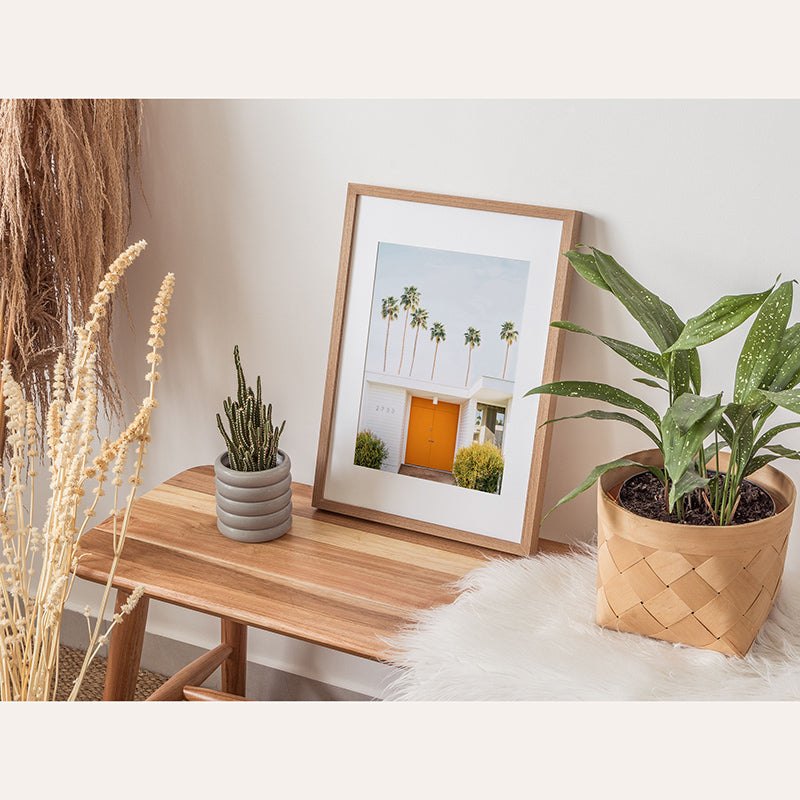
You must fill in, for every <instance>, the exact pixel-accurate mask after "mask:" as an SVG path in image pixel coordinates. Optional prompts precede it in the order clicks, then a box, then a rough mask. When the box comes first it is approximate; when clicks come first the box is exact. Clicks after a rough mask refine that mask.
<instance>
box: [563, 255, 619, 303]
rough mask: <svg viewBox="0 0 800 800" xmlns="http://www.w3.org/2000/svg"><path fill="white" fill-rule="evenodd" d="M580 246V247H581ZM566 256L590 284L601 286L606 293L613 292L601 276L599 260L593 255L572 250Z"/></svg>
mask: <svg viewBox="0 0 800 800" xmlns="http://www.w3.org/2000/svg"><path fill="white" fill-rule="evenodd" d="M578 246H579V247H580V246H581V245H578ZM564 255H566V257H567V259H568V260H569V263H570V264H572V266H573V267H574V268H575V271H576V272H577V273H578V275H580V276H581V277H582V278H583V279H584V280H587V281H589V283H593V284H594V285H595V286H599V287H600V288H601V289H604V290H605V291H606V292H610V291H611V289H609V287H608V284H607V283H606V282H605V281H604V280H603V277H602V276H601V275H600V271H599V270H598V268H597V260H596V259H595V257H594V256H593V255H590V254H588V253H579V252H578V251H577V250H570V251H569V252H568V253H565V254H564Z"/></svg>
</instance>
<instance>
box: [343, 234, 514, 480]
mask: <svg viewBox="0 0 800 800" xmlns="http://www.w3.org/2000/svg"><path fill="white" fill-rule="evenodd" d="M377 250H378V251H377V257H376V260H375V278H374V284H373V287H372V308H371V309H370V316H369V332H368V336H367V343H366V347H367V350H366V359H365V367H364V376H363V383H362V388H361V406H360V409H359V419H358V431H357V437H356V438H357V440H358V442H360V443H361V444H360V447H359V446H358V445H357V443H355V442H354V462H353V463H354V464H355V465H356V466H361V467H364V468H365V469H379V470H383V471H389V472H396V473H399V474H401V475H407V476H411V477H416V478H424V479H426V480H435V481H438V482H440V483H449V484H451V485H454V486H459V487H463V488H469V489H474V490H477V491H483V492H490V493H499V492H500V491H501V487H502V469H503V467H502V465H503V446H504V437H505V431H506V427H507V424H508V420H509V419H510V418H511V416H513V412H512V410H511V405H512V399H513V396H514V375H515V373H516V361H517V353H518V351H519V346H518V345H517V342H518V340H519V336H520V334H519V329H520V328H521V327H522V321H523V317H524V306H525V298H526V292H527V289H528V275H529V272H530V264H529V262H527V261H520V260H514V259H508V258H501V257H497V256H488V255H482V254H478V253H459V252H455V251H448V250H436V249H432V248H426V247H417V246H412V245H406V244H396V243H392V242H380V243H379V244H378V249H377ZM511 320H513V321H511ZM395 322H397V323H398V324H393V323H395ZM518 326H519V328H518ZM498 331H499V332H500V335H499V336H498V335H497V332H498ZM426 333H427V334H428V335H426ZM448 334H450V335H448ZM462 335H463V339H462V338H461V337H462ZM512 345H517V346H512ZM365 442H367V443H369V446H370V448H371V450H370V452H373V451H374V452H376V453H380V455H381V458H380V459H378V458H370V459H367V458H365V457H364V448H365V444H364V443H365ZM476 459H477V460H478V461H480V463H482V464H492V465H494V466H493V467H492V471H491V476H490V478H491V479H487V480H480V481H476V477H475V476H476V468H475V466H474V465H475V463H477V462H476Z"/></svg>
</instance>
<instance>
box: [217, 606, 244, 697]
mask: <svg viewBox="0 0 800 800" xmlns="http://www.w3.org/2000/svg"><path fill="white" fill-rule="evenodd" d="M221 623H222V644H228V645H230V646H231V647H232V648H233V651H232V652H231V654H230V655H229V656H228V658H226V659H225V661H223V662H222V682H221V683H222V691H223V692H227V693H228V694H236V695H239V696H240V697H244V696H245V693H246V690H247V625H242V623H241V622H234V621H233V620H230V619H225V618H224V617H223V618H222V619H221Z"/></svg>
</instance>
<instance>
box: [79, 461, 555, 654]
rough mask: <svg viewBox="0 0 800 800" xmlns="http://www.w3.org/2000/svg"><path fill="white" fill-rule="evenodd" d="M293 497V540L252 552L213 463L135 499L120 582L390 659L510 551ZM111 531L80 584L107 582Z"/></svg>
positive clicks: (298, 493) (97, 540)
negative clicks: (422, 618)
mask: <svg viewBox="0 0 800 800" xmlns="http://www.w3.org/2000/svg"><path fill="white" fill-rule="evenodd" d="M292 489H293V505H294V508H293V525H292V529H291V530H290V531H289V533H287V534H285V535H284V536H282V537H280V538H279V539H276V540H274V541H271V542H263V543H258V544H249V543H243V542H235V541H232V540H229V539H227V538H225V537H224V536H223V535H222V534H221V533H219V531H218V530H217V526H216V506H215V500H214V470H213V467H212V466H210V465H207V466H200V467H194V468H192V469H189V470H186V471H185V472H182V473H180V474H179V475H177V476H175V477H174V478H171V479H170V480H168V481H166V483H164V484H161V485H160V486H158V487H156V488H155V489H153V490H152V491H150V492H148V493H147V494H145V495H144V496H143V497H141V498H140V499H139V500H137V501H136V504H135V506H134V511H133V517H132V520H131V525H130V528H129V532H128V538H127V540H126V543H125V547H124V551H123V554H122V559H121V561H120V563H119V566H118V568H117V574H116V578H115V581H114V585H115V586H117V587H120V588H122V589H123V590H127V591H130V590H132V589H133V588H134V587H135V586H136V585H137V584H141V585H142V586H143V587H144V590H145V595H146V597H149V598H155V599H157V600H162V601H165V602H167V603H172V604H175V605H178V606H182V607H185V608H190V609H193V610H196V611H200V612H204V613H208V614H213V615H215V616H218V617H221V618H223V619H227V620H231V621H233V622H234V623H235V622H238V623H243V624H245V625H250V626H253V627H256V628H262V629H264V630H269V631H274V632H276V633H280V634H284V635H287V636H291V637H294V638H297V639H301V640H304V641H308V642H313V643H315V644H320V645H324V646H326V647H331V648H333V649H335V650H340V651H342V652H346V653H351V654H354V655H358V656H362V657H366V658H369V659H373V660H378V661H380V660H386V658H387V656H388V645H387V644H386V642H385V641H384V640H385V639H386V638H388V637H391V636H392V635H393V634H395V633H396V632H397V631H398V630H400V629H401V628H402V627H404V626H405V625H406V624H407V623H408V622H409V621H410V620H411V619H412V618H413V617H414V615H415V614H416V613H417V612H418V611H419V610H421V609H425V608H430V607H433V606H437V605H441V604H444V603H449V602H451V601H452V600H453V599H454V598H455V596H456V591H455V589H454V588H453V585H452V584H453V583H454V582H455V581H457V580H458V579H459V578H461V577H462V576H464V575H465V574H466V573H468V572H470V571H471V570H472V569H474V568H476V567H480V566H482V565H484V564H485V563H486V562H487V560H488V559H491V558H496V557H498V556H499V555H500V554H498V553H497V552H495V551H493V550H488V549H483V548H480V547H476V546H474V545H469V544H465V543H463V542H456V541H451V540H447V539H441V538H438V537H433V536H427V535H425V534H420V533H415V532H411V531H406V530H401V529H397V528H389V527H388V526H386V525H383V524H380V523H375V522H371V521H368V520H360V519H354V518H350V517H344V516H341V515H338V514H335V513H332V512H327V511H322V510H318V509H315V508H312V506H311V487H309V486H306V485H304V484H297V483H296V484H293V485H292ZM110 530H111V528H110V521H109V520H105V521H104V522H103V523H101V524H100V525H98V526H97V527H96V528H94V529H93V530H92V531H90V532H88V533H87V534H86V535H85V536H84V538H83V540H82V541H83V549H84V551H86V553H87V555H86V556H85V557H84V558H83V559H82V561H81V563H80V566H79V567H78V570H77V572H78V575H79V576H80V577H81V578H85V579H87V580H90V581H95V582H105V580H106V577H107V570H108V567H109V565H110V562H111V554H112V551H111V541H110V538H111V537H110V533H109V531H110ZM540 545H541V548H540V549H542V550H543V551H550V552H562V551H565V550H567V547H566V545H561V544H557V543H553V542H547V541H544V540H543V541H542V542H541V543H540ZM503 557H505V558H508V556H507V555H504V556H503Z"/></svg>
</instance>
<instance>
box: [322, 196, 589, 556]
mask: <svg viewBox="0 0 800 800" xmlns="http://www.w3.org/2000/svg"><path fill="white" fill-rule="evenodd" d="M579 223H580V213H579V212H577V211H568V210H563V209H554V208H544V207H540V206H529V205H522V204H517V203H507V202H497V201H492V200H476V199H472V198H464V197H453V196H447V195H437V194H429V193H423V192H412V191H405V190H399V189H389V188H381V187H375V186H363V185H357V184H351V185H350V186H349V187H348V192H347V202H346V211H345V222H344V231H343V236H342V248H341V255H340V261H339V277H338V282H337V290H336V298H335V308H334V315H333V329H332V335H331V344H330V353H329V361H328V373H327V381H326V388H325V397H324V403H323V415H322V424H321V426H320V440H319V448H318V454H317V466H316V474H315V481H314V491H313V499H312V503H313V505H314V506H315V507H317V508H323V509H327V510H330V511H336V512H339V513H342V514H347V515H350V516H354V517H360V518H365V519H370V520H375V521H378V522H383V523H385V524H388V525H395V526H400V527H403V528H406V529H408V530H414V531H419V532H422V533H428V534H433V535H435V536H440V537H444V538H449V539H454V540H458V541H464V542H469V543H472V544H476V545H481V546H484V547H488V548H492V549H496V550H500V551H504V552H508V553H514V554H519V555H521V554H528V553H530V552H533V551H535V549H536V546H537V542H538V529H539V519H540V517H541V511H542V498H543V493H544V481H545V472H546V465H547V454H548V447H549V441H550V427H551V426H549V425H546V426H544V427H541V428H540V427H539V426H540V425H541V423H542V422H544V421H545V420H546V419H548V418H549V417H550V416H552V412H553V410H554V403H555V398H554V397H552V396H535V395H534V396H530V397H524V395H525V393H526V392H527V391H528V390H529V389H531V388H533V387H534V386H537V385H538V384H540V383H545V382H550V381H554V380H557V379H558V371H559V367H560V356H561V336H562V335H563V332H562V331H559V330H558V329H556V328H550V327H549V325H550V322H551V321H552V320H555V319H562V318H563V317H564V316H565V312H566V307H567V303H568V292H569V283H570V275H571V267H570V266H569V264H568V262H567V260H566V258H565V257H564V255H563V253H565V252H566V251H567V250H569V249H571V248H572V247H574V246H575V244H576V242H577V237H578V227H579Z"/></svg>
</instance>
